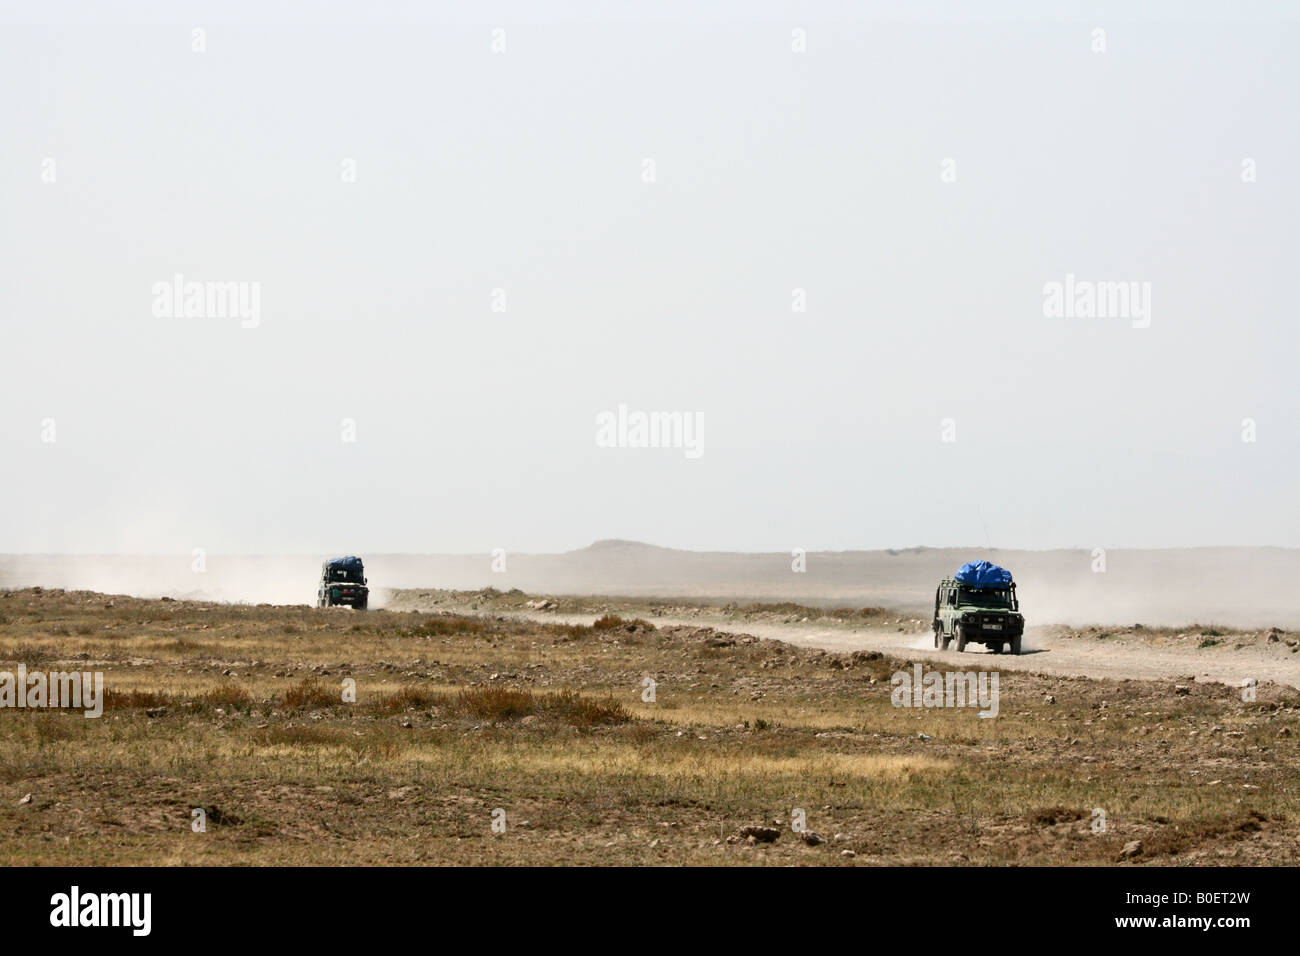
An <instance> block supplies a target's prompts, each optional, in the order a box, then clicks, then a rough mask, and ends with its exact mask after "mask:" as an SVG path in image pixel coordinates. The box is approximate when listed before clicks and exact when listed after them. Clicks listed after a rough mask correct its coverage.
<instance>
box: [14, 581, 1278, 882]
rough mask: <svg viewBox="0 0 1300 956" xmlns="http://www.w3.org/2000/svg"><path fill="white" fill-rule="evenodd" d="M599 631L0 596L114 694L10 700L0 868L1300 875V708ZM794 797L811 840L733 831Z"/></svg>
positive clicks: (662, 634) (27, 654) (782, 816)
mask: <svg viewBox="0 0 1300 956" xmlns="http://www.w3.org/2000/svg"><path fill="white" fill-rule="evenodd" d="M501 597H502V599H503V600H504V599H506V598H509V599H510V600H512V601H520V602H522V600H523V596H520V595H510V594H507V595H502V596H501ZM868 612H872V613H874V609H864V610H863V611H862V612H854V613H863V614H866V613H868ZM763 613H786V610H785V609H781V610H779V611H774V612H773V611H770V610H768V611H764V612H763ZM597 625H599V626H594V625H593V626H588V627H572V628H571V627H569V626H567V625H557V624H546V625H538V624H529V623H524V622H519V621H514V620H505V621H500V620H494V619H492V618H490V617H483V618H474V617H467V616H465V615H463V614H460V615H457V614H424V613H402V614H392V613H385V612H372V613H369V614H365V615H358V614H351V613H347V612H338V611H318V610H316V609H312V608H272V607H261V608H249V607H225V606H219V605H206V604H194V603H189V602H158V601H137V600H133V599H130V598H122V597H113V598H108V597H105V596H103V595H90V594H77V593H71V594H64V593H58V592H45V593H41V594H38V593H35V592H31V591H24V592H12V593H5V592H0V658H3V659H7V660H10V661H19V660H23V661H27V662H28V666H29V667H31V666H33V664H34V663H37V662H40V666H42V667H45V666H48V667H50V668H53V667H55V666H57V667H58V668H59V669H72V668H75V669H81V668H85V669H93V670H101V671H103V672H104V673H105V686H106V702H105V703H106V711H105V715H104V717H102V718H100V719H98V720H93V719H92V720H88V719H85V718H84V717H83V716H82V715H81V714H80V713H69V712H42V711H26V710H24V711H17V710H13V709H7V710H0V722H2V724H3V733H0V828H2V829H3V832H4V833H5V834H6V839H5V840H4V841H3V842H0V862H4V863H8V864H30V863H44V864H52V863H61V864H69V865H77V864H84V863H104V862H110V863H122V864H128V863H129V864H141V863H161V864H182V863H189V864H205V863H206V864H234V863H238V864H246V863H268V864H269V863H288V864H305V863H316V864H322V863H323V864H333V863H356V864H364V863H377V864H391V863H453V862H456V863H490V864H496V863H500V864H520V863H524V864H547V863H616V864H639V863H672V864H682V863H732V864H734V863H760V862H773V863H809V862H814V863H827V864H854V863H880V862H896V863H954V862H972V863H985V864H999V863H1027V864H1036V863H1080V864H1089V863H1103V864H1111V863H1114V862H1115V861H1116V860H1117V859H1118V858H1119V852H1120V850H1121V848H1122V847H1123V845H1124V844H1125V843H1126V842H1127V841H1130V840H1134V839H1139V840H1141V841H1142V842H1143V847H1144V849H1143V852H1142V854H1141V855H1140V856H1138V857H1137V858H1135V859H1136V861H1137V863H1138V864H1147V865H1149V864H1152V863H1157V864H1187V863H1242V864H1256V863H1289V864H1297V863H1300V827H1298V826H1297V823H1296V822H1295V821H1297V820H1300V807H1298V806H1297V802H1298V798H1297V794H1298V793H1300V760H1297V759H1296V757H1297V754H1296V752H1295V746H1296V740H1297V736H1298V732H1300V714H1298V711H1297V706H1298V705H1300V700H1297V699H1296V695H1295V694H1294V692H1291V691H1287V690H1284V689H1280V688H1276V687H1273V686H1270V685H1263V686H1261V687H1260V688H1259V700H1258V701H1257V702H1256V703H1254V704H1250V705H1247V704H1244V703H1243V702H1242V701H1241V700H1240V698H1239V697H1238V696H1237V695H1236V693H1235V692H1234V691H1233V690H1232V689H1230V688H1225V687H1220V686H1218V685H1204V684H1200V683H1196V682H1193V684H1192V689H1191V692H1190V693H1188V694H1181V695H1180V694H1176V693H1175V692H1174V690H1173V688H1172V686H1171V685H1169V684H1166V683H1144V682H1137V681H1131V682H1119V683H1117V682H1110V681H1090V680H1068V679H1064V678H1049V677H1042V676H1036V675H1033V674H1028V673H1021V672H1014V673H1010V672H1009V673H1004V674H1003V675H1002V704H1001V716H999V717H998V718H997V719H996V720H980V719H977V718H976V717H975V716H974V714H973V713H970V712H967V711H952V710H950V711H934V710H931V711H917V710H911V709H906V708H894V707H893V706H891V704H890V702H889V694H888V691H889V683H888V680H889V675H890V674H891V673H892V672H893V671H894V670H896V669H899V668H901V667H903V666H905V665H906V663H907V662H903V661H897V660H890V659H888V658H884V657H881V656H880V655H871V654H858V655H853V656H850V655H835V654H825V653H821V652H817V651H810V650H800V649H796V648H793V647H789V646H786V645H781V644H779V643H775V642H771V641H759V640H756V639H752V638H746V637H744V636H743V635H739V636H738V635H725V634H719V633H717V632H715V631H712V630H709V629H696V628H689V627H686V628H683V627H659V628H658V629H655V628H653V627H651V625H649V624H647V623H645V622H644V621H642V620H637V619H635V618H633V617H628V616H626V615H616V614H609V615H607V616H605V617H602V618H601V619H600V620H598V621H597ZM1199 638H1200V635H1199V634H1197V639H1199ZM1229 638H1231V635H1229ZM647 677H651V678H653V680H654V681H655V683H656V687H657V692H656V695H655V699H654V700H653V701H651V700H647V699H643V697H642V693H643V690H644V687H645V684H644V680H645V679H646V678H647ZM345 679H351V680H353V681H355V686H356V689H357V701H356V703H346V702H344V700H343V695H342V693H341V690H342V682H343V681H344V680H345ZM1049 694H1050V695H1051V697H1052V699H1053V700H1054V703H1048V702H1047V697H1048V695H1049ZM1284 731H1287V732H1289V736H1286V735H1283V732H1284ZM29 793H30V794H32V799H31V800H30V801H28V802H26V803H21V804H20V803H19V800H20V798H22V797H24V796H25V795H26V794H29ZM195 807H203V808H205V809H206V810H208V817H209V822H210V824H211V825H210V829H209V832H207V833H206V834H194V833H193V832H192V831H191V830H190V828H189V823H190V811H191V810H192V809H193V808H195ZM1097 807H1101V808H1104V809H1105V810H1106V812H1107V815H1108V821H1109V825H1108V829H1107V831H1106V832H1105V833H1103V834H1096V833H1093V832H1092V830H1091V829H1090V826H1089V824H1090V822H1091V817H1092V813H1093V809H1094V808H1097ZM498 808H499V809H504V811H505V812H506V817H507V820H508V824H509V825H508V829H507V833H506V834H494V833H493V831H492V829H491V820H492V813H493V811H494V810H495V809H498ZM794 808H802V809H803V810H804V811H805V812H806V813H807V815H808V825H809V826H810V827H812V828H813V829H816V830H818V831H819V832H821V833H823V835H825V836H826V837H827V838H828V842H827V843H826V844H825V845H823V846H821V847H815V848H814V847H808V846H805V845H803V844H802V843H801V842H799V841H797V840H794V839H793V838H791V837H789V836H784V835H783V836H782V837H781V838H779V839H778V840H777V841H776V842H775V843H772V844H767V845H763V846H761V847H749V846H746V845H745V844H744V843H743V841H739V842H731V841H732V840H733V838H734V837H735V835H736V833H737V831H738V829H739V827H741V826H743V825H746V824H764V825H771V824H772V822H773V821H774V820H776V821H788V820H789V818H790V814H791V812H792V810H793V809H794ZM214 821H219V822H214ZM784 829H785V830H788V827H785V828H784ZM837 834H838V835H839V838H838V839H837V838H836V835H837ZM843 849H851V850H853V851H854V852H855V853H856V854H857V855H856V856H855V857H844V856H841V850H843Z"/></svg>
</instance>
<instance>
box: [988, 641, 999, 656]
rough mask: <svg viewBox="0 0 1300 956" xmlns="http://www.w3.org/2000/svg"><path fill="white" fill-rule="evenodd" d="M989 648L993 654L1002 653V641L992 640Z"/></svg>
mask: <svg viewBox="0 0 1300 956" xmlns="http://www.w3.org/2000/svg"><path fill="white" fill-rule="evenodd" d="M989 650H991V651H992V652H993V653H994V654H1001V653H1002V642H1001V641H994V642H993V643H992V644H990V645H989Z"/></svg>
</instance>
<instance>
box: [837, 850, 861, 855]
mask: <svg viewBox="0 0 1300 956" xmlns="http://www.w3.org/2000/svg"><path fill="white" fill-rule="evenodd" d="M840 856H857V854H856V853H854V852H853V851H852V850H840Z"/></svg>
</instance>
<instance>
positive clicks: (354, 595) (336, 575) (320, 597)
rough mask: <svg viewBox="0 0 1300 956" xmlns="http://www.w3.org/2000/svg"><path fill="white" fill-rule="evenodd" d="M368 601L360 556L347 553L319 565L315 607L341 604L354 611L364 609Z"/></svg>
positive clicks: (368, 595) (363, 568) (367, 591)
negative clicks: (318, 583)
mask: <svg viewBox="0 0 1300 956" xmlns="http://www.w3.org/2000/svg"><path fill="white" fill-rule="evenodd" d="M369 601H370V588H368V587H366V569H365V566H364V565H363V564H362V563H361V559H360V558H358V557H354V556H353V555H350V554H349V555H346V556H345V557H342V558H334V559H332V560H330V561H326V562H325V563H324V564H322V565H321V566H320V587H319V589H317V591H316V606H317V607H334V606H335V605H343V606H345V607H350V608H352V609H353V610H354V611H364V610H365V609H366V605H367V604H368V603H369Z"/></svg>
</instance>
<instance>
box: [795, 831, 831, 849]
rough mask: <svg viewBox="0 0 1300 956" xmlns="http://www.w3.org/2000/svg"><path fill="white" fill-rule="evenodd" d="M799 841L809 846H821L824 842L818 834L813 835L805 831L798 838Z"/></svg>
mask: <svg viewBox="0 0 1300 956" xmlns="http://www.w3.org/2000/svg"><path fill="white" fill-rule="evenodd" d="M799 839H801V840H803V842H804V843H806V844H808V845H809V846H821V845H822V844H823V843H825V842H826V840H825V838H824V837H823V836H822V835H821V834H820V833H814V832H813V831H812V830H805V831H804V832H803V833H802V834H801V835H800V836H799Z"/></svg>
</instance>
